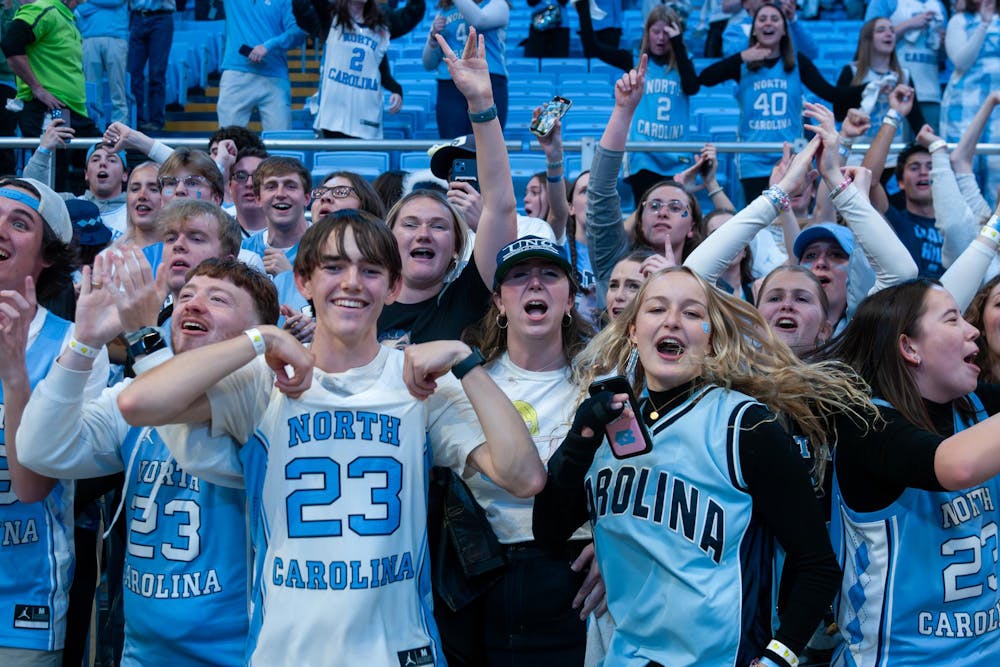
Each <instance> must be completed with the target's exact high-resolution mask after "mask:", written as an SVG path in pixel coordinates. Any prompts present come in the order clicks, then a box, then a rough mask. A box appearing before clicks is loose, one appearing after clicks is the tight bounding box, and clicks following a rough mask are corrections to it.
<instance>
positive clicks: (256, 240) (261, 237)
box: [241, 229, 299, 265]
mask: <svg viewBox="0 0 1000 667" xmlns="http://www.w3.org/2000/svg"><path fill="white" fill-rule="evenodd" d="M241 247H242V248H243V249H244V250H249V251H250V252H253V253H255V254H257V255H259V256H260V258H261V259H262V260H263V259H264V251H265V250H267V249H268V248H270V247H271V246H269V245H268V243H267V229H262V230H260V231H259V232H254V233H253V234H251V235H250V237H249V238H245V239H243V245H242V246H241ZM297 254H299V244H298V243H296V244H295V245H293V246H292V247H291V248H285V257H287V258H288V261H289V262H291V263H292V264H293V265H294V264H295V256H296V255H297Z"/></svg>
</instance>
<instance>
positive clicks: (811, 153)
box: [778, 127, 836, 196]
mask: <svg viewBox="0 0 1000 667" xmlns="http://www.w3.org/2000/svg"><path fill="white" fill-rule="evenodd" d="M807 129H808V128H807ZM816 129H817V130H818V129H819V128H818V127H817V128H816ZM820 144H821V139H820V136H819V135H818V134H817V135H816V136H815V137H813V138H812V139H811V140H810V141H809V143H808V144H806V147H805V148H803V149H802V151H801V152H799V153H798V154H797V155H796V156H795V157H793V158H792V160H791V161H790V162H789V163H788V167H787V169H785V174H784V175H783V176H782V177H781V180H780V181H778V187H779V188H781V189H782V190H784V191H785V193H786V194H788V195H789V196H795V195H797V194H799V193H800V192H802V190H803V188H805V185H806V175H807V174H808V173H809V170H810V169H812V161H813V158H814V157H816V153H817V152H818V151H819V148H820ZM834 153H836V150H834Z"/></svg>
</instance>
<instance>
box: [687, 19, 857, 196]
mask: <svg viewBox="0 0 1000 667" xmlns="http://www.w3.org/2000/svg"><path fill="white" fill-rule="evenodd" d="M698 80H699V81H700V82H701V85H702V86H716V85H718V84H720V83H722V82H724V81H736V82H737V85H738V92H737V99H738V100H739V104H740V124H739V131H738V133H737V134H738V135H739V138H740V141H778V142H781V141H788V142H792V141H795V140H796V139H799V138H800V137H801V136H802V129H803V127H802V100H803V95H804V93H805V89H806V88H808V89H809V90H811V91H812V92H813V93H815V94H816V95H818V96H820V97H821V98H823V99H824V100H827V101H829V102H843V103H848V104H849V103H850V102H851V101H852V100H856V99H857V98H858V97H859V96H860V95H861V91H862V89H863V86H848V87H845V88H835V87H834V86H833V85H831V84H830V82H829V81H827V80H826V79H825V78H823V75H822V74H820V72H819V70H818V69H817V68H816V65H814V64H813V62H812V61H811V60H809V59H808V58H806V57H805V56H803V55H802V54H801V53H796V51H795V47H794V45H793V44H792V39H791V37H790V36H789V34H788V20H787V19H786V18H785V14H784V12H783V11H782V10H781V7H780V6H778V5H775V4H770V3H766V4H763V5H761V6H760V7H759V8H758V9H757V11H756V12H755V13H754V16H753V28H752V30H751V32H750V44H749V46H748V47H747V48H746V49H744V50H743V51H741V52H740V53H737V54H733V55H732V56H729V57H728V58H723V59H722V60H720V61H718V62H716V63H713V64H712V65H709V66H708V67H706V68H705V69H704V70H703V71H702V72H701V74H700V75H699V77H698ZM736 160H737V162H736V164H737V169H738V171H739V177H740V183H741V184H742V185H743V195H744V198H745V200H746V201H748V202H749V201H750V200H752V199H753V198H754V197H756V196H757V195H758V194H760V193H761V192H762V191H763V190H764V188H766V187H767V179H768V175H769V174H770V173H771V167H772V166H773V162H774V158H773V157H772V156H770V155H768V154H767V153H746V154H742V155H738V156H737V158H736Z"/></svg>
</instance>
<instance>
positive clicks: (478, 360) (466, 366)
mask: <svg viewBox="0 0 1000 667" xmlns="http://www.w3.org/2000/svg"><path fill="white" fill-rule="evenodd" d="M485 363H486V360H485V359H483V354H482V352H480V351H479V348H478V347H474V348H472V353H471V354H470V355H469V356H467V357H466V358H465V359H462V360H461V361H460V362H458V363H457V364H455V365H454V366H452V367H451V374H452V375H454V376H455V377H456V378H457V379H458V380H461V379H462V378H464V377H465V376H466V374H468V372H469V371H471V370H472V369H473V368H475V367H476V366H482V365H483V364H485Z"/></svg>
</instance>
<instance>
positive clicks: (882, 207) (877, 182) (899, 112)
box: [861, 84, 913, 213]
mask: <svg viewBox="0 0 1000 667" xmlns="http://www.w3.org/2000/svg"><path fill="white" fill-rule="evenodd" d="M889 107H890V110H889V111H888V112H887V113H886V114H885V116H884V117H883V118H882V127H880V128H879V130H878V133H877V134H876V135H875V138H874V139H872V142H871V145H870V146H869V147H868V152H867V153H865V159H864V160H863V161H862V162H861V166H862V167H864V168H865V169H868V170H869V171H870V172H871V173H872V182H871V203H872V205H873V206H874V207H875V210H877V211H878V212H879V213H885V212H886V211H887V210H889V199H888V197H886V194H885V189H884V188H883V187H882V184H881V178H882V172H883V171H885V160H886V158H887V157H888V156H889V148H890V147H891V146H892V140H893V139H895V138H896V130H897V129H899V124H900V123H901V122H902V120H903V117H905V116H906V115H907V114H909V113H910V109H911V108H912V107H913V89H912V88H910V87H909V86H904V85H902V84H901V85H898V86H896V87H895V88H894V89H893V91H892V92H891V93H889Z"/></svg>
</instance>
